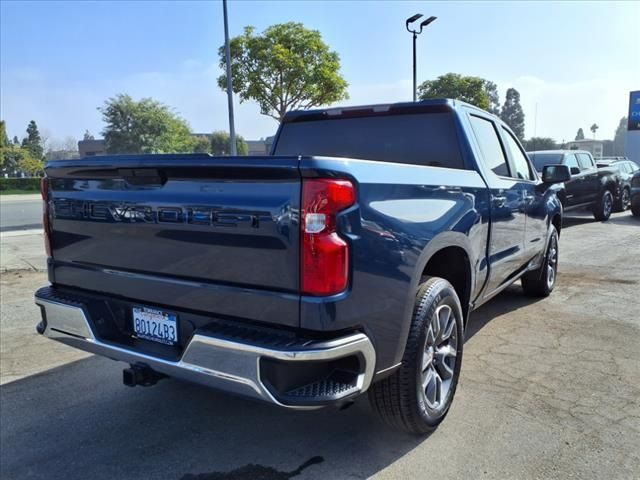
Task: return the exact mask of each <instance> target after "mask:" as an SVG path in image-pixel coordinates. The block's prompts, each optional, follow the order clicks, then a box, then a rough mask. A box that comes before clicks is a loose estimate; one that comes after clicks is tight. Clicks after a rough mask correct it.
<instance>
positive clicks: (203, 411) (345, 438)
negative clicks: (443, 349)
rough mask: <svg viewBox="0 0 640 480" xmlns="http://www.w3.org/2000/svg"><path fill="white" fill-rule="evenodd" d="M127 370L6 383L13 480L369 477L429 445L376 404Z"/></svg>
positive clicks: (88, 368)
mask: <svg viewBox="0 0 640 480" xmlns="http://www.w3.org/2000/svg"><path fill="white" fill-rule="evenodd" d="M535 301H536V299H531V298H528V297H525V296H524V295H522V292H521V289H520V288H519V286H512V287H509V288H508V289H507V290H505V291H504V292H503V293H501V294H500V295H499V296H498V297H496V298H495V299H493V300H492V301H491V302H489V303H487V304H486V305H485V306H483V307H481V308H480V309H479V310H477V311H476V312H474V313H473V315H472V318H471V323H470V325H469V327H468V330H467V340H469V339H471V338H472V337H473V336H474V335H475V334H476V333H478V332H479V331H480V330H481V329H482V328H483V327H484V326H486V325H487V324H488V323H489V322H490V321H491V319H492V318H494V317H496V316H498V315H502V314H504V313H507V312H510V311H513V310H516V309H518V308H521V307H523V306H525V305H529V304H531V303H532V302H535ZM124 366H125V365H124V364H122V363H116V362H112V361H111V360H108V359H105V358H101V357H89V358H87V359H84V360H80V361H77V362H74V363H70V364H67V365H64V366H62V367H58V368H54V369H51V370H49V371H47V372H44V373H42V374H38V375H34V376H31V377H28V378H25V379H22V380H18V381H15V382H12V383H8V384H5V385H3V386H2V388H1V389H0V408H1V418H2V428H1V429H0V442H1V444H2V449H1V454H0V467H1V471H2V472H3V477H4V478H15V479H18V478H24V477H29V478H47V479H56V478H61V479H62V478H63V479H65V480H74V479H86V478H91V479H92V480H97V479H102V478H104V479H109V480H115V479H119V478H127V479H128V478H168V479H176V480H178V479H181V480H254V479H266V480H285V479H290V478H305V479H307V478H326V477H328V476H334V477H336V472H339V475H338V476H337V477H336V478H338V477H339V478H369V477H371V476H372V475H374V474H376V473H378V472H380V471H381V470H383V469H384V468H386V467H387V466H389V465H391V464H392V463H394V462H395V461H397V460H398V459H400V458H402V457H404V456H405V455H407V454H408V453H409V452H411V451H412V450H413V449H415V448H416V447H418V446H419V445H421V444H422V443H423V442H424V441H425V440H426V438H427V437H416V436H411V435H407V434H404V433H401V432H397V431H394V430H391V429H389V428H387V427H386V426H384V425H383V424H382V423H381V422H380V421H379V420H378V419H377V418H376V417H375V415H374V414H373V412H372V411H371V409H370V407H369V404H368V401H367V399H366V396H363V397H361V398H359V399H358V400H357V401H356V402H355V404H354V405H353V406H352V407H350V408H348V409H346V410H344V411H339V410H337V409H335V408H327V409H323V410H318V411H311V412H298V411H287V410H281V409H278V408H276V407H272V406H270V405H266V404H262V403H259V402H253V401H250V400H245V399H242V398H235V397H231V396H229V395H225V394H221V393H217V392H215V391H213V390H209V389H206V388H203V387H199V386H197V385H192V384H187V383H181V382H179V381H176V380H172V379H169V380H164V381H162V382H160V383H159V384H158V385H156V386H155V387H153V388H142V387H137V388H133V389H131V388H129V387H125V386H123V385H122V384H121V375H122V368H123V367H124ZM449 420H450V421H451V419H449ZM442 428H446V422H445V425H444V426H443V427H441V429H442Z"/></svg>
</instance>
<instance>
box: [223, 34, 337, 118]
mask: <svg viewBox="0 0 640 480" xmlns="http://www.w3.org/2000/svg"><path fill="white" fill-rule="evenodd" d="M230 49H231V76H232V78H233V84H232V88H233V91H234V92H235V93H238V94H239V95H240V101H241V102H244V101H246V100H254V101H256V102H257V103H258V104H259V105H260V112H261V113H262V114H263V115H268V116H270V117H272V118H275V119H276V120H278V121H282V119H283V117H284V115H285V113H286V112H288V111H289V110H296V109H307V108H311V107H314V106H320V105H329V104H331V103H333V102H337V101H339V100H343V99H346V98H348V95H347V86H348V84H347V82H346V80H345V79H344V78H343V77H342V76H341V75H340V57H339V56H338V54H337V53H336V52H332V51H330V50H329V46H328V45H327V44H326V43H324V42H323V41H322V36H321V35H320V32H319V31H317V30H309V29H307V28H305V27H304V25H302V24H301V23H295V22H289V23H284V24H278V25H272V26H271V27H269V28H267V29H266V30H265V31H264V32H263V33H262V34H259V35H256V34H255V29H254V27H245V29H244V33H243V34H242V35H240V36H238V37H235V38H233V39H231V41H230ZM218 53H219V56H220V67H222V68H223V70H224V69H226V56H225V49H224V46H222V47H220V49H219V52H218ZM225 71H226V70H225ZM218 85H219V86H220V88H222V89H223V90H225V91H226V89H227V78H226V74H223V75H221V76H220V77H219V78H218Z"/></svg>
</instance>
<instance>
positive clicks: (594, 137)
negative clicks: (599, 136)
mask: <svg viewBox="0 0 640 480" xmlns="http://www.w3.org/2000/svg"><path fill="white" fill-rule="evenodd" d="M599 128H600V127H599V126H598V125H597V124H595V123H594V124H593V125H591V128H590V130H591V133H593V139H594V140H595V139H596V130H598V129H599Z"/></svg>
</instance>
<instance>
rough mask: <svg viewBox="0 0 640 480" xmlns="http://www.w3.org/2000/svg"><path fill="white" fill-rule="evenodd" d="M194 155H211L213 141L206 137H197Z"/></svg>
mask: <svg viewBox="0 0 640 480" xmlns="http://www.w3.org/2000/svg"><path fill="white" fill-rule="evenodd" d="M193 153H211V140H209V138H208V137H206V136H199V137H196V138H195V141H194V144H193Z"/></svg>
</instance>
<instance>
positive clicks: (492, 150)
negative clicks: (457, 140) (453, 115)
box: [469, 115, 511, 177]
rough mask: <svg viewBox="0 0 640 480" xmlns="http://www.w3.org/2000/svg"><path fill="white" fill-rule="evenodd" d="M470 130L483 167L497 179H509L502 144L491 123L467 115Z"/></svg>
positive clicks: (508, 170) (475, 116)
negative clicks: (480, 155) (476, 143)
mask: <svg viewBox="0 0 640 480" xmlns="http://www.w3.org/2000/svg"><path fill="white" fill-rule="evenodd" d="M469 119H470V120H471V129H472V130H473V133H474V135H475V137H476V140H477V141H478V145H479V147H480V151H481V152H482V157H483V159H484V165H485V166H486V167H488V168H489V169H490V170H491V171H492V172H493V173H495V174H496V175H497V176H499V177H509V176H510V175H511V172H510V169H509V165H508V163H507V157H505V154H504V151H503V150H502V144H501V143H500V138H499V137H498V131H497V130H496V128H495V126H494V124H493V122H492V121H491V120H488V119H486V118H483V117H478V116H477V115H469Z"/></svg>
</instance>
